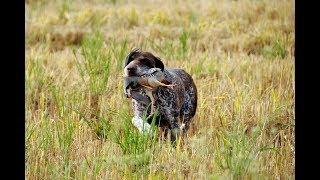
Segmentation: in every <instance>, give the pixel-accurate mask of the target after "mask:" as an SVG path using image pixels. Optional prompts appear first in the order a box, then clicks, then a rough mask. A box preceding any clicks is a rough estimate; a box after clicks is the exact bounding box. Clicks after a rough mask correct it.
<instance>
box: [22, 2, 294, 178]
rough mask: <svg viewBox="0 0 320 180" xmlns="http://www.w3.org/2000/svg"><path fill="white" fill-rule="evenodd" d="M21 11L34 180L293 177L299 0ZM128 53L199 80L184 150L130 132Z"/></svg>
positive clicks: (40, 6) (42, 6)
mask: <svg viewBox="0 0 320 180" xmlns="http://www.w3.org/2000/svg"><path fill="white" fill-rule="evenodd" d="M26 11H27V16H26V25H27V29H26V50H25V51H26V60H25V65H26V66H25V67H26V80H25V85H26V89H25V93H26V101H25V103H26V121H25V124H26V129H25V134H26V135H25V149H26V151H25V155H26V156H25V158H26V161H25V163H26V170H25V173H26V175H25V176H26V178H27V179H141V178H143V179H247V178H248V179H260V178H262V179H293V178H294V168H295V166H294V158H295V153H294V152H295V149H294V146H295V145H294V132H295V130H294V128H295V122H294V8H293V1H291V0H272V1H267V0H259V1H256V0H239V1H231V0H230V1H229V0H222V1H221V0H213V1H191V0H187V1H182V0H175V1H160V0H152V1H151V0H137V1H126V0H110V1H109V0H91V1H77V0H68V1H62V0H57V1H43V0H28V1H27V2H26ZM133 47H140V48H142V49H143V50H145V51H150V52H152V53H154V54H155V55H157V56H159V57H161V58H162V60H163V62H164V63H165V65H166V66H168V67H179V68H183V69H185V70H186V71H187V72H188V73H190V74H191V75H192V77H193V78H194V80H195V83H196V85H197V88H198V98H199V99H198V109H197V113H196V116H195V118H194V120H193V124H192V126H191V129H190V131H189V133H188V135H187V137H186V138H185V139H184V141H183V142H182V143H181V144H180V145H179V146H177V148H174V147H172V145H171V144H170V142H168V141H166V140H161V139H158V136H155V137H154V138H148V137H147V136H145V135H142V134H140V133H138V131H137V130H136V129H135V128H134V127H133V125H132V124H131V118H132V115H133V112H132V110H131V102H130V100H129V99H126V98H125V96H124V94H123V77H122V73H123V69H122V68H123V67H122V64H123V61H124V58H125V56H126V54H127V53H128V52H129V51H130V50H131V49H132V48H133ZM155 131H156V132H157V130H155Z"/></svg>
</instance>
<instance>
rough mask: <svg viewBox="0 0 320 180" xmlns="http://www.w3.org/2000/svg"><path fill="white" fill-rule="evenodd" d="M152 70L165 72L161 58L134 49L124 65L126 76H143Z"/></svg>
mask: <svg viewBox="0 0 320 180" xmlns="http://www.w3.org/2000/svg"><path fill="white" fill-rule="evenodd" d="M151 68H159V69H161V71H163V70H164V65H163V63H162V61H161V59H160V58H159V57H156V56H154V55H153V54H151V53H149V52H143V51H141V50H140V49H137V48H135V49H133V50H132V51H131V52H130V53H129V54H128V56H127V57H126V60H125V63H124V76H126V77H129V76H143V75H145V74H146V73H148V71H149V70H150V69H151Z"/></svg>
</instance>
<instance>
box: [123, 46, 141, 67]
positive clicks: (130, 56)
mask: <svg viewBox="0 0 320 180" xmlns="http://www.w3.org/2000/svg"><path fill="white" fill-rule="evenodd" d="M140 52H141V50H140V49H139V48H134V49H133V50H132V51H131V52H130V53H129V54H128V56H127V57H126V59H125V61H124V67H126V66H127V65H128V64H129V63H130V62H131V61H132V60H133V56H134V55H135V54H137V53H140Z"/></svg>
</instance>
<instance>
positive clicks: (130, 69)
mask: <svg viewBox="0 0 320 180" xmlns="http://www.w3.org/2000/svg"><path fill="white" fill-rule="evenodd" d="M134 70H135V68H134V67H128V68H127V71H129V72H133V71H134Z"/></svg>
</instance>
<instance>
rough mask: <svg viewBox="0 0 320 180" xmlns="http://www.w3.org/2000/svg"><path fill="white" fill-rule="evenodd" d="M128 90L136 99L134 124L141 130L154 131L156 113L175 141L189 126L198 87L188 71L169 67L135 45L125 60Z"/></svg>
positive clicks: (125, 89)
mask: <svg viewBox="0 0 320 180" xmlns="http://www.w3.org/2000/svg"><path fill="white" fill-rule="evenodd" d="M124 91H125V95H126V96H127V98H132V108H133V111H134V117H133V119H132V123H133V125H134V126H135V127H137V128H138V129H139V131H140V132H146V131H149V130H150V123H151V121H152V120H153V119H154V118H153V116H154V115H156V116H155V119H156V120H155V124H156V125H157V126H159V127H162V128H164V130H165V132H167V133H168V132H169V133H170V135H171V140H172V141H175V140H176V138H177V137H178V136H179V135H180V134H184V133H185V132H187V130H188V129H189V127H190V123H191V120H192V118H193V117H194V115H195V113H196V108H197V88H196V86H195V83H194V81H193V79H192V77H191V76H190V75H189V74H188V73H186V72H185V71H184V70H182V69H171V68H165V67H164V64H163V62H162V61H161V59H160V58H159V57H156V56H154V55H153V54H152V53H150V52H144V51H141V50H140V49H137V48H135V49H133V50H132V51H131V52H130V53H129V54H128V55H127V57H126V59H125V63H124ZM144 117H147V118H146V121H143V118H144ZM169 137H170V136H169Z"/></svg>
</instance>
